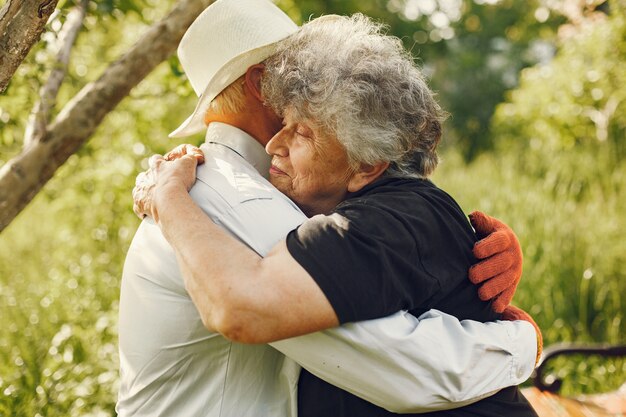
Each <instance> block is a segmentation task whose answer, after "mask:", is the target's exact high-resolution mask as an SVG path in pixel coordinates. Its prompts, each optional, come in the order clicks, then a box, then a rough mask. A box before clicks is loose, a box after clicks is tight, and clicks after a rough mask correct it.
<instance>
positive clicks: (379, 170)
mask: <svg viewBox="0 0 626 417" xmlns="http://www.w3.org/2000/svg"><path fill="white" fill-rule="evenodd" d="M387 168H389V162H378V163H376V164H373V165H369V164H361V165H360V166H359V169H358V170H357V171H356V172H355V173H354V175H352V177H351V178H350V181H348V191H349V192H351V193H355V192H357V191H359V190H360V189H361V188H363V187H365V186H366V185H368V184H371V183H373V182H374V181H376V180H377V179H378V178H379V177H380V176H381V175H382V174H383V173H384V172H385V171H386V170H387Z"/></svg>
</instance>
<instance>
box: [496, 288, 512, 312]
mask: <svg viewBox="0 0 626 417" xmlns="http://www.w3.org/2000/svg"><path fill="white" fill-rule="evenodd" d="M514 294H515V288H507V289H506V290H504V291H502V294H500V295H499V296H497V297H496V298H495V299H494V300H493V302H492V303H491V309H492V310H493V311H495V312H496V313H502V312H503V311H504V310H505V309H506V308H507V307H510V305H511V300H512V299H513V295H514Z"/></svg>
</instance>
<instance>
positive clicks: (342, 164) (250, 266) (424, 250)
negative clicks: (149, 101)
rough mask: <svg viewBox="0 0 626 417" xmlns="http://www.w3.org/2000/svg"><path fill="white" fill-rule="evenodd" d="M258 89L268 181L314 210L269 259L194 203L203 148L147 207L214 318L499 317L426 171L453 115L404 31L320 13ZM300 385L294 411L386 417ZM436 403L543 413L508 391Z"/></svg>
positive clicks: (319, 387) (316, 322) (235, 329)
mask: <svg viewBox="0 0 626 417" xmlns="http://www.w3.org/2000/svg"><path fill="white" fill-rule="evenodd" d="M263 94H264V96H265V98H266V100H267V102H268V104H269V105H271V106H272V107H273V108H274V109H276V110H277V111H278V112H279V113H280V114H281V115H282V116H283V118H284V122H283V125H284V126H283V129H282V130H281V131H280V132H279V133H278V134H276V136H274V137H273V138H272V140H271V141H270V142H269V143H268V145H267V148H266V150H267V152H268V153H269V154H271V155H272V166H271V168H270V177H271V182H272V184H273V185H275V186H276V187H277V188H278V189H279V190H280V191H282V192H283V193H285V194H287V195H288V196H289V197H290V198H291V199H293V200H294V201H295V202H296V203H297V204H298V205H299V206H300V207H301V208H302V210H303V211H304V212H305V213H306V214H307V215H309V216H313V217H312V218H311V219H310V220H308V221H307V222H305V223H304V224H302V226H300V227H299V228H298V229H296V230H294V231H292V232H291V233H290V234H289V235H288V236H287V238H286V239H285V240H284V241H283V242H281V243H279V244H278V245H277V246H276V247H275V248H274V249H273V250H272V251H271V253H270V254H269V255H268V256H267V257H265V258H263V259H262V258H260V257H259V256H258V255H257V254H256V253H255V252H253V251H252V250H250V249H249V248H248V247H246V246H245V245H243V244H242V243H240V242H239V241H237V240H235V239H233V238H232V237H230V236H229V235H228V234H227V233H225V232H224V231H222V230H221V229H220V228H219V227H217V226H216V225H214V224H213V223H212V222H211V221H210V220H209V219H208V218H207V217H206V216H205V215H204V214H203V213H202V211H201V210H200V209H199V208H198V207H197V206H195V205H194V204H193V202H192V200H191V199H190V198H189V196H188V195H187V190H188V189H189V188H190V187H191V185H192V184H193V182H194V180H195V170H194V168H195V163H196V162H195V159H194V158H192V157H182V158H181V159H179V160H177V161H174V162H166V161H164V160H160V161H158V162H157V171H158V174H159V175H158V176H159V179H158V183H157V186H156V188H155V195H154V196H153V204H152V206H151V207H149V209H151V214H152V215H153V217H154V218H155V219H157V220H158V221H159V224H160V226H161V227H162V229H163V232H164V234H165V236H166V237H167V239H168V240H169V241H170V243H171V244H172V245H173V246H174V248H175V250H176V253H177V257H178V259H179V263H180V265H181V269H182V270H183V274H184V275H185V280H186V287H187V289H188V291H189V293H190V294H191V296H192V298H193V300H194V303H195V304H196V306H197V307H198V310H199V312H200V314H201V316H202V319H203V322H204V323H205V325H206V326H207V327H209V328H211V329H213V330H216V331H218V332H220V333H222V334H223V335H225V336H226V337H228V338H231V339H233V340H236V341H241V342H245V343H263V342H269V341H274V340H278V339H283V338H287V337H292V336H296V335H301V334H305V333H310V332H314V331H318V330H322V329H326V328H329V327H333V326H337V325H339V324H342V323H346V322H352V321H359V320H366V319H371V318H377V317H383V316H386V315H389V314H391V313H394V312H396V311H398V310H401V309H404V310H409V311H411V312H412V313H414V314H416V315H419V314H420V313H421V312H423V311H426V310H428V309H431V308H437V309H440V310H443V311H445V312H448V313H450V314H453V315H455V316H457V317H458V318H461V319H466V318H469V319H474V320H479V321H488V320H493V319H497V318H498V316H497V315H496V314H495V313H493V312H492V310H491V309H490V307H489V304H488V303H486V302H483V301H481V300H480V299H479V298H478V296H477V294H476V290H475V288H474V287H473V285H472V284H471V283H470V282H469V281H468V280H467V278H466V271H467V270H468V269H469V267H470V266H471V264H472V263H473V262H474V258H473V256H472V253H471V248H472V246H473V244H474V242H475V241H476V237H475V235H474V233H473V230H472V229H471V226H470V225H469V223H468V222H467V219H466V218H465V216H464V214H463V211H462V210H461V209H460V207H459V206H458V205H457V204H456V202H455V201H454V200H453V199H452V198H451V197H450V196H449V195H447V194H446V193H445V192H443V191H442V190H440V189H439V188H437V187H436V186H435V185H434V184H433V183H432V182H430V181H429V180H428V179H427V178H428V176H429V175H430V174H431V173H432V172H433V170H434V169H435V167H436V166H437V161H438V159H437V153H436V148H437V145H438V143H439V140H440V137H441V121H442V119H443V117H444V115H443V112H442V111H441V109H440V107H439V106H438V104H437V103H436V102H435V100H434V98H433V93H432V92H431V91H430V90H429V88H428V87H427V85H426V83H425V81H424V79H423V77H422V75H421V73H420V71H419V70H418V69H417V68H416V67H415V65H414V63H413V61H412V59H411V57H410V55H409V54H407V53H406V52H405V51H404V49H403V48H402V45H401V43H400V41H399V40H398V39H396V38H392V37H389V36H385V35H383V34H381V28H380V26H378V25H376V24H374V23H372V22H371V21H370V20H368V19H367V18H365V17H363V16H360V15H356V16H354V17H352V18H346V17H337V18H334V19H328V18H326V19H320V20H318V21H312V22H311V23H309V24H307V25H304V26H303V27H302V29H301V30H300V31H299V32H297V33H296V34H295V35H293V36H292V37H291V38H290V39H289V40H288V41H287V42H286V43H285V46H284V50H282V51H281V53H279V54H277V55H276V56H275V57H273V58H270V60H269V61H268V62H266V74H265V76H264V78H263ZM183 218H184V219H185V221H184V222H183V221H180V219H183ZM374 342H375V341H373V343H374ZM303 384H304V385H303ZM300 390H301V391H306V392H307V395H306V396H300V398H299V401H300V404H299V407H298V408H299V410H300V416H307V415H311V416H346V417H347V416H359V417H363V416H386V415H392V414H391V413H390V412H388V411H386V410H384V409H381V408H378V407H376V406H374V405H372V404H369V403H367V402H365V401H363V400H361V399H359V398H357V397H354V396H352V395H351V394H349V393H347V392H345V391H342V390H340V389H339V388H336V387H334V386H331V385H329V384H327V383H325V382H323V381H322V380H320V379H317V378H316V377H314V376H312V375H310V374H308V376H307V375H306V374H305V377H301V379H300ZM422 415H424V414H422ZM437 415H454V416H466V415H467V416H469V415H472V416H476V415H481V416H502V415H507V416H534V415H536V414H535V413H534V412H533V411H532V409H531V407H530V406H529V405H528V403H527V402H526V401H525V400H524V399H523V397H521V395H519V392H518V390H517V388H515V387H513V388H509V389H505V390H502V391H500V392H499V393H497V394H495V395H493V396H491V397H488V398H486V399H484V400H481V401H479V402H477V403H475V404H472V405H469V406H466V407H463V408H459V409H456V410H450V411H443V412H439V413H437Z"/></svg>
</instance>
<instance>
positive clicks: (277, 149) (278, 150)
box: [265, 126, 289, 156]
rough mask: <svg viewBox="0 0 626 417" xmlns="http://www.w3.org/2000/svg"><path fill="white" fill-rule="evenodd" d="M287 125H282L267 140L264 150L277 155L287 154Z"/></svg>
mask: <svg viewBox="0 0 626 417" xmlns="http://www.w3.org/2000/svg"><path fill="white" fill-rule="evenodd" d="M287 136H288V133H287V126H283V128H282V129H280V130H279V131H278V132H277V133H276V134H275V135H274V136H272V138H271V139H270V141H269V142H267V145H265V152H267V153H268V154H269V155H278V156H287V155H288V154H289V150H288V148H287V146H286V145H287V144H286V137H287Z"/></svg>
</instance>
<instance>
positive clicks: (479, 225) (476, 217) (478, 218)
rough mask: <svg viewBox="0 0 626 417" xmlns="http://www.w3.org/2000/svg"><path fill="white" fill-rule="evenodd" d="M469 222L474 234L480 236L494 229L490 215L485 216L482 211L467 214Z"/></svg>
mask: <svg viewBox="0 0 626 417" xmlns="http://www.w3.org/2000/svg"><path fill="white" fill-rule="evenodd" d="M469 219H470V223H471V224H472V227H473V228H474V230H476V234H477V235H478V236H480V237H482V236H486V235H488V234H489V233H492V232H494V231H495V229H494V227H493V224H492V221H491V220H492V219H493V218H492V217H489V216H487V215H486V214H485V213H483V212H482V211H475V212H473V213H471V214H470V215H469Z"/></svg>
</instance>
